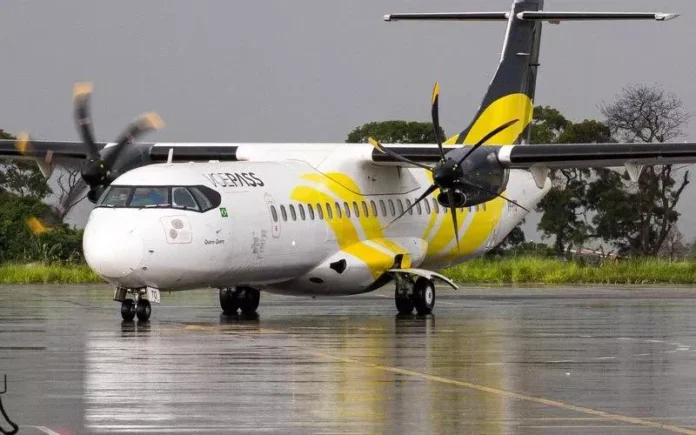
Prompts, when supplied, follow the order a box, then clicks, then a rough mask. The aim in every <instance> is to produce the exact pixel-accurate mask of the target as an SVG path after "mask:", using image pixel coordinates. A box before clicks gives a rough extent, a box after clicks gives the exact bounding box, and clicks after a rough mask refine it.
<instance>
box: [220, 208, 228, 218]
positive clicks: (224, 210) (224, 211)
mask: <svg viewBox="0 0 696 435" xmlns="http://www.w3.org/2000/svg"><path fill="white" fill-rule="evenodd" d="M220 216H222V217H227V209H226V208H225V207H220Z"/></svg>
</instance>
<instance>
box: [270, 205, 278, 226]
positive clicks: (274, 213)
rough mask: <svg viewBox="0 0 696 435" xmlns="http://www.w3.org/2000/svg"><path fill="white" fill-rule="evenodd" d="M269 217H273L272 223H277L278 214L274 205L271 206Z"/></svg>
mask: <svg viewBox="0 0 696 435" xmlns="http://www.w3.org/2000/svg"><path fill="white" fill-rule="evenodd" d="M271 216H272V217H273V222H278V212H277V211H276V208H275V206H274V205H272V206H271Z"/></svg>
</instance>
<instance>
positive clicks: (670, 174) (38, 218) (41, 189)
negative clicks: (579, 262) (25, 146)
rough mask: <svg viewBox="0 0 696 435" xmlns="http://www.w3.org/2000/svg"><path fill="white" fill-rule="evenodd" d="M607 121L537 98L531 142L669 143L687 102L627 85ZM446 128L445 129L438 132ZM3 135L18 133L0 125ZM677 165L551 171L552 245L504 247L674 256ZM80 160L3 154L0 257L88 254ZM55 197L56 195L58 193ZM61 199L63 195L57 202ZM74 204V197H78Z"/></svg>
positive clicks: (398, 131)
mask: <svg viewBox="0 0 696 435" xmlns="http://www.w3.org/2000/svg"><path fill="white" fill-rule="evenodd" d="M600 111H601V114H602V116H603V119H601V120H587V119H586V120H583V121H581V122H573V121H570V120H568V119H567V118H566V117H565V116H564V115H563V114H562V113H561V112H560V111H558V110H557V109H555V108H553V107H548V106H537V107H535V108H534V116H533V121H532V126H531V137H530V142H532V143H535V144H563V143H612V142H668V141H674V140H677V139H679V138H680V137H681V136H682V135H683V130H684V128H685V126H686V124H687V122H688V120H689V118H690V114H689V113H688V112H687V111H686V110H685V109H684V106H683V103H682V101H681V100H680V99H679V98H678V97H677V96H676V95H674V94H672V93H668V92H666V91H664V90H663V89H662V88H661V87H659V86H648V85H636V86H628V87H626V88H624V89H622V90H621V92H620V93H619V94H618V95H617V96H616V98H615V99H614V100H613V101H612V102H610V103H603V104H602V105H601V106H600ZM440 134H441V137H445V132H444V131H441V132H440ZM370 136H372V137H374V138H375V139H377V140H380V141H382V142H384V143H435V141H436V140H435V135H434V131H433V126H432V123H430V122H413V121H398V120H393V121H382V122H370V123H367V124H364V125H362V126H360V127H357V128H355V129H354V130H353V131H351V132H350V133H349V134H348V137H347V140H346V142H349V143H356V142H367V138H368V137H370ZM0 139H14V137H13V136H12V135H10V134H9V133H6V132H5V131H3V130H0ZM678 169H679V168H676V167H673V166H672V165H664V166H654V167H646V168H644V169H643V171H642V173H641V176H640V178H639V181H638V183H633V182H631V181H630V179H629V177H628V175H627V174H626V173H625V171H624V170H615V169H592V170H591V169H559V170H555V171H553V172H551V173H550V177H551V179H552V181H553V188H552V189H551V191H550V192H549V194H548V195H547V196H546V197H545V198H544V199H543V201H542V202H541V203H540V204H539V207H538V210H539V211H540V212H541V213H542V216H541V220H540V223H539V225H538V230H539V231H540V232H541V234H542V237H543V238H544V239H546V240H547V241H548V242H549V243H550V244H551V246H550V247H549V246H547V245H541V246H539V245H536V244H530V243H528V242H525V235H524V233H523V231H522V229H521V228H520V227H518V228H516V229H515V230H514V231H513V232H512V233H511V234H510V235H509V236H508V238H507V239H506V240H505V241H504V242H503V243H502V244H501V247H499V248H498V249H497V251H496V252H500V251H501V250H504V249H511V248H512V249H518V250H519V249H522V250H527V251H529V250H532V253H536V254H539V253H548V254H553V255H566V254H567V253H569V252H571V251H573V250H575V249H577V248H581V247H588V246H591V247H598V246H602V247H605V249H606V251H607V252H608V251H615V252H617V253H618V254H620V255H624V256H656V255H663V256H669V257H670V258H672V257H674V256H680V255H683V253H684V251H685V250H686V246H685V243H684V242H683V240H682V239H683V237H682V236H681V234H680V233H679V230H678V227H677V223H678V219H679V213H678V212H677V211H676V207H677V204H678V203H679V201H680V199H681V195H682V194H683V192H684V189H685V188H686V186H687V185H688V184H689V181H690V180H689V171H682V172H680V171H679V170H678ZM78 177H79V169H78V168H63V169H62V170H61V171H60V172H59V173H58V175H57V180H56V181H55V182H54V183H53V184H54V185H55V186H57V192H54V191H53V189H52V188H51V187H50V186H49V184H47V183H46V180H45V179H44V177H43V175H42V174H41V173H40V171H39V170H38V168H37V165H36V164H35V163H33V162H31V161H12V160H0V262H6V261H25V262H29V261H81V259H82V250H81V245H82V231H81V230H80V229H76V228H72V227H70V226H69V225H68V224H66V223H65V218H66V214H67V211H69V210H60V211H59V210H57V209H56V208H55V207H53V206H50V205H48V204H47V200H48V199H50V198H53V201H51V202H52V203H58V202H59V200H60V198H61V197H62V196H64V195H67V194H68V193H69V191H70V189H72V188H74V186H75V183H76V181H77V179H78ZM56 197H57V198H56ZM56 199H58V201H56ZM71 205H74V204H71Z"/></svg>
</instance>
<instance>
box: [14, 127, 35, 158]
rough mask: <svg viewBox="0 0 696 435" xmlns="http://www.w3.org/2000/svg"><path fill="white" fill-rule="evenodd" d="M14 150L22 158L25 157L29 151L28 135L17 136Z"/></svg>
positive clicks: (29, 140) (29, 141)
mask: <svg viewBox="0 0 696 435" xmlns="http://www.w3.org/2000/svg"><path fill="white" fill-rule="evenodd" d="M15 148H17V151H19V152H20V153H21V154H22V155H23V156H26V155H27V154H28V153H29V151H30V150H31V139H29V133H25V132H21V133H19V135H17V140H15Z"/></svg>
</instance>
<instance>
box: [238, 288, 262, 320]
mask: <svg viewBox="0 0 696 435" xmlns="http://www.w3.org/2000/svg"><path fill="white" fill-rule="evenodd" d="M237 298H238V301H239V308H240V309H241V310H242V313H243V314H245V315H250V314H254V313H255V312H256V310H257V309H258V308H259V302H260V301H261V292H260V291H258V290H256V289H253V288H251V287H239V288H237Z"/></svg>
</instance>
